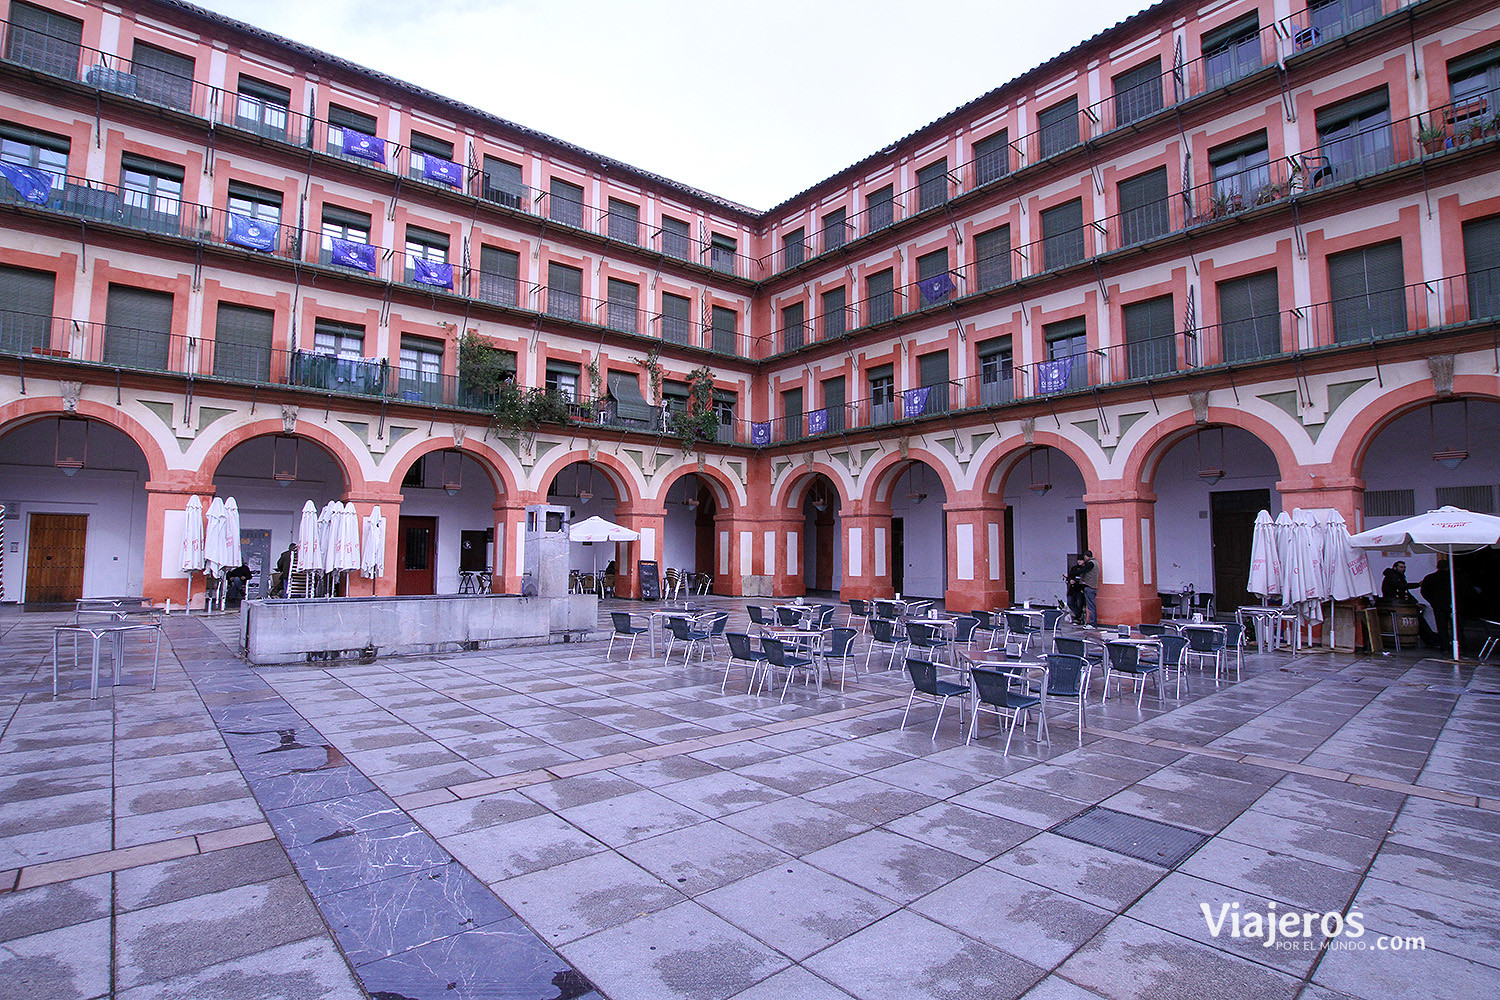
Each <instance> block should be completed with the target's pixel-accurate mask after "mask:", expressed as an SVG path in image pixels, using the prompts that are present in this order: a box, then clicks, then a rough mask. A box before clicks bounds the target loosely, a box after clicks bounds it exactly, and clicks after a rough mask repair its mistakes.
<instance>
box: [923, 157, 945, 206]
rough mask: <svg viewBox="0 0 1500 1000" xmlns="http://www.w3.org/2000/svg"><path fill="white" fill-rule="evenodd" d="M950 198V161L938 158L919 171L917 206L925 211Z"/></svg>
mask: <svg viewBox="0 0 1500 1000" xmlns="http://www.w3.org/2000/svg"><path fill="white" fill-rule="evenodd" d="M947 200H948V161H947V160H938V161H937V162H936V163H929V164H928V165H927V166H925V167H923V168H922V169H921V170H918V171H917V208H918V210H919V211H925V210H927V209H929V208H932V207H934V206H936V205H941V204H942V203H943V202H945V201H947Z"/></svg>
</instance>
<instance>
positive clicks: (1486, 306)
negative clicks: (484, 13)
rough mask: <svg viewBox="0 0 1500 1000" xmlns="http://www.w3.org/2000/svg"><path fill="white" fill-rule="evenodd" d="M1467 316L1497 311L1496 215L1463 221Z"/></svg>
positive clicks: (1499, 240) (1499, 251)
mask: <svg viewBox="0 0 1500 1000" xmlns="http://www.w3.org/2000/svg"><path fill="white" fill-rule="evenodd" d="M1464 269H1465V270H1466V271H1468V273H1469V274H1468V281H1469V318H1470V319H1478V318H1480V317H1481V316H1494V315H1496V314H1500V215H1491V216H1489V217H1488V218H1485V219H1475V220H1473V221H1472V222H1466V223H1464Z"/></svg>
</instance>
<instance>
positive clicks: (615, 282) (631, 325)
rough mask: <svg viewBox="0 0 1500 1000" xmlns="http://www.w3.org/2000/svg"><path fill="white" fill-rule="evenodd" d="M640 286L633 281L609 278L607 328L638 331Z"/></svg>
mask: <svg viewBox="0 0 1500 1000" xmlns="http://www.w3.org/2000/svg"><path fill="white" fill-rule="evenodd" d="M640 311H641V286H640V285H638V284H636V283H635V282H633V281H621V280H620V279H619V278H610V279H609V324H608V325H609V328H610V329H611V330H621V331H624V332H625V333H636V332H638V331H639V328H640V322H639V320H638V319H637V317H638V316H639V315H640Z"/></svg>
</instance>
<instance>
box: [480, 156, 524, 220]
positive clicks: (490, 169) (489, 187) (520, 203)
mask: <svg viewBox="0 0 1500 1000" xmlns="http://www.w3.org/2000/svg"><path fill="white" fill-rule="evenodd" d="M484 200H485V201H492V202H494V203H495V204H497V205H504V206H505V207H506V208H516V209H522V210H525V209H527V208H528V207H529V206H528V205H527V204H526V201H527V198H526V185H524V184H522V183H521V165H520V164H519V163H511V162H510V161H509V160H500V159H496V158H495V157H493V156H486V157H485V158H484Z"/></svg>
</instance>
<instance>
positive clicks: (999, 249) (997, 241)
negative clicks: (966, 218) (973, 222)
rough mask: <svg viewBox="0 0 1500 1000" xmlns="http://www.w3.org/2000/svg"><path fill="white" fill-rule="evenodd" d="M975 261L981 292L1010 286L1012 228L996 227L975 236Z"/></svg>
mask: <svg viewBox="0 0 1500 1000" xmlns="http://www.w3.org/2000/svg"><path fill="white" fill-rule="evenodd" d="M974 261H975V271H976V272H977V277H978V279H979V281H978V284H979V291H981V292H983V291H988V290H989V289H991V288H999V287H1000V286H1001V285H1008V284H1010V282H1011V273H1010V226H996V227H995V228H994V229H991V230H990V231H989V232H985V233H979V234H978V235H977V236H975V237H974Z"/></svg>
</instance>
